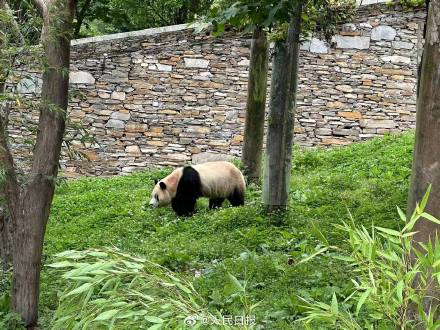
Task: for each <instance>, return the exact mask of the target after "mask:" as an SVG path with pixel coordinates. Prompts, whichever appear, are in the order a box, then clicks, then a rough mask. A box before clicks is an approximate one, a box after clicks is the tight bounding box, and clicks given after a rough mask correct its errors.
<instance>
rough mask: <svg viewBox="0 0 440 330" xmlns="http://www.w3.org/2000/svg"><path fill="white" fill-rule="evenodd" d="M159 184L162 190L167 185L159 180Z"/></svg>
mask: <svg viewBox="0 0 440 330" xmlns="http://www.w3.org/2000/svg"><path fill="white" fill-rule="evenodd" d="M159 186H160V188H161V189H162V190H165V189H167V185H166V184H165V183H164V182H162V181H161V182H159Z"/></svg>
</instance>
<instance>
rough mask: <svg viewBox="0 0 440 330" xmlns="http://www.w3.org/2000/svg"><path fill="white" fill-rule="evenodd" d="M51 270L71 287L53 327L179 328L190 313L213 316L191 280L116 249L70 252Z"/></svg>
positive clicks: (67, 291)
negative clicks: (204, 308)
mask: <svg viewBox="0 0 440 330" xmlns="http://www.w3.org/2000/svg"><path fill="white" fill-rule="evenodd" d="M49 267H51V268H55V269H57V270H59V271H60V273H61V277H62V278H63V279H64V280H66V281H67V282H68V283H69V286H68V287H67V289H66V290H65V291H64V293H63V294H62V295H61V298H60V306H59V307H58V310H57V311H56V313H55V320H54V323H53V329H72V328H75V329H80V328H83V329H88V328H116V329H134V328H136V329H147V328H148V329H151V330H152V329H176V328H179V327H180V328H183V327H184V325H185V323H184V320H185V318H186V317H188V316H190V315H199V316H202V315H203V316H205V317H209V318H213V316H212V315H210V314H209V313H208V312H206V311H204V310H203V308H202V305H201V303H203V300H202V299H201V297H200V296H199V295H198V294H197V292H196V291H195V289H194V288H193V285H192V284H191V283H190V282H188V281H187V280H185V279H184V278H182V277H181V276H179V275H177V274H174V273H172V272H171V271H169V270H168V269H166V268H164V267H162V266H160V265H158V264H155V263H152V262H149V261H147V260H146V259H144V258H139V257H133V256H130V255H128V254H125V253H122V252H120V251H119V250H116V249H104V250H87V251H81V252H80V251H66V252H63V253H60V254H58V255H56V262H55V263H52V264H50V265H49Z"/></svg>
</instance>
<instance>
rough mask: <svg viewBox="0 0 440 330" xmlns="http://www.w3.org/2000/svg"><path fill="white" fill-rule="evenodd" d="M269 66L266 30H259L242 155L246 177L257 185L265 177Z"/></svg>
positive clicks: (254, 44)
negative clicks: (262, 159)
mask: <svg viewBox="0 0 440 330" xmlns="http://www.w3.org/2000/svg"><path fill="white" fill-rule="evenodd" d="M268 63H269V47H268V42H267V36H266V32H265V31H264V30H263V29H262V28H257V29H256V30H255V31H254V35H253V38H252V46H251V58H250V63H249V80H248V95H247V103H246V123H245V127H244V143H243V153H242V163H243V166H244V174H245V176H246V177H247V178H248V180H249V181H254V182H255V181H258V180H259V179H260V176H261V157H262V153H263V137H264V115H265V109H266V93H267V71H268Z"/></svg>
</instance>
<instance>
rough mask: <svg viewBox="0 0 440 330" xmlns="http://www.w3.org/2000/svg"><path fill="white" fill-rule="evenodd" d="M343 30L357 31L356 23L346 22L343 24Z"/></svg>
mask: <svg viewBox="0 0 440 330" xmlns="http://www.w3.org/2000/svg"><path fill="white" fill-rule="evenodd" d="M342 31H345V32H354V31H356V25H354V24H353V23H345V24H344V25H342Z"/></svg>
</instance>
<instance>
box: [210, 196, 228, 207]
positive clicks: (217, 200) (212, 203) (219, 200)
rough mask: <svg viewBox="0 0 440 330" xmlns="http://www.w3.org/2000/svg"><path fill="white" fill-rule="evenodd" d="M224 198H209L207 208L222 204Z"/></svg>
mask: <svg viewBox="0 0 440 330" xmlns="http://www.w3.org/2000/svg"><path fill="white" fill-rule="evenodd" d="M224 200H225V199H224V198H211V199H210V200H209V208H210V209H216V208H219V207H221V206H222V204H223V201H224Z"/></svg>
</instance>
